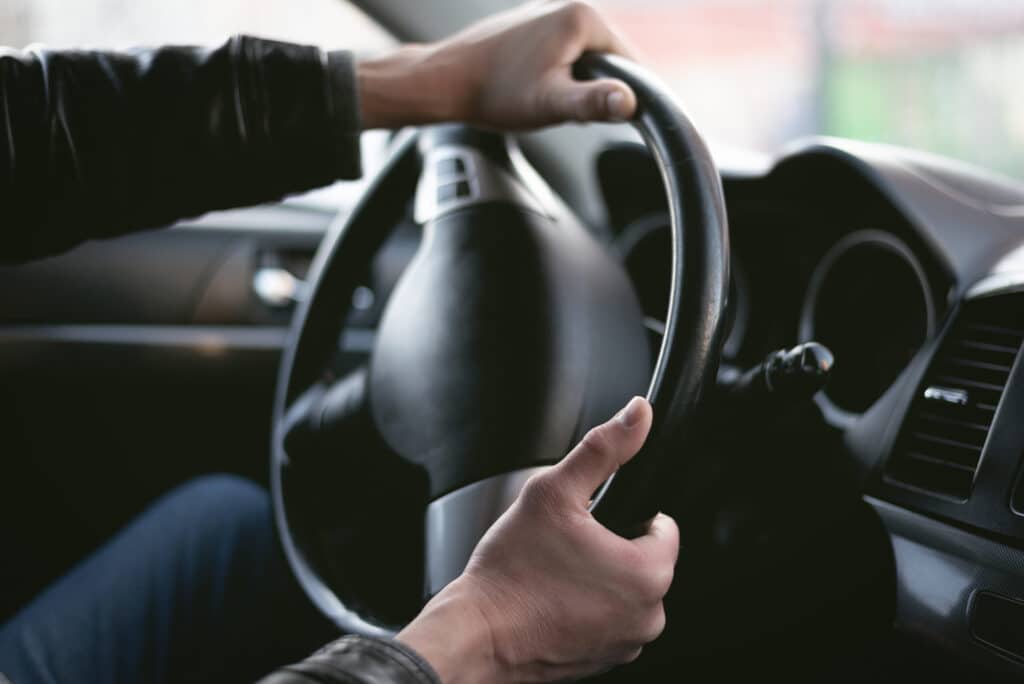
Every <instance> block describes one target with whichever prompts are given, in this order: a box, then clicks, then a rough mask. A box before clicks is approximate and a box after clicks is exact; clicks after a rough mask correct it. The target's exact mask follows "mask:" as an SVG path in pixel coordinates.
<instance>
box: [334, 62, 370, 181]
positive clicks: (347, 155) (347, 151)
mask: <svg viewBox="0 0 1024 684" xmlns="http://www.w3.org/2000/svg"><path fill="white" fill-rule="evenodd" d="M326 68H327V107H328V121H329V122H330V125H331V128H332V132H333V135H334V149H335V150H336V153H337V162H338V166H337V168H338V177H339V178H345V179H353V178H358V177H359V176H361V175H362V172H363V165H362V154H361V151H360V134H361V133H362V128H363V126H362V120H361V118H360V109H359V82H358V79H357V78H356V63H355V57H354V56H353V54H352V53H351V52H349V51H348V50H332V51H331V52H328V53H327V55H326Z"/></svg>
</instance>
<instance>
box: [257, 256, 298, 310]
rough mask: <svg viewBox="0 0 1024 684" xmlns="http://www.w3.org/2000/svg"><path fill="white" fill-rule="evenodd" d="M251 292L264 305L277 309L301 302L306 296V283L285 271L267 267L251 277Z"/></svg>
mask: <svg viewBox="0 0 1024 684" xmlns="http://www.w3.org/2000/svg"><path fill="white" fill-rule="evenodd" d="M252 291H253V292H254V293H255V294H256V297H257V298H258V299H259V300H260V301H261V302H263V303H264V304H265V305H267V306H269V307H272V308H275V309H278V308H283V307H286V306H291V305H292V304H295V303H296V302H298V301H301V300H302V298H303V297H305V296H306V283H304V282H303V281H301V280H299V279H298V278H296V277H295V276H293V275H292V274H291V273H290V272H289V271H288V270H286V269H283V268H277V267H273V266H267V267H264V268H261V269H259V270H258V271H256V274H255V275H254V276H253V277H252Z"/></svg>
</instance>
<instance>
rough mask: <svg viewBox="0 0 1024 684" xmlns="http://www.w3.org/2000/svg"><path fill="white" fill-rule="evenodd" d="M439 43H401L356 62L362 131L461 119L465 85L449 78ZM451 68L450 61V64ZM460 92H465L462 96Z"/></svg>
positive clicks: (449, 71)
mask: <svg viewBox="0 0 1024 684" xmlns="http://www.w3.org/2000/svg"><path fill="white" fill-rule="evenodd" d="M439 53H440V51H439V50H438V49H437V47H436V46H435V45H415V44H411V45H403V46H402V47H400V48H398V49H397V50H395V51H393V52H390V53H388V54H386V55H383V56H381V57H375V58H370V59H364V60H360V61H359V62H357V64H356V82H357V84H358V88H359V108H360V115H361V118H362V122H363V128H364V129H371V128H401V127H402V126H416V125H422V124H429V123H436V122H440V121H453V120H460V119H462V118H463V117H462V116H461V115H460V109H461V104H460V103H462V102H465V101H466V97H465V93H464V91H465V90H466V88H465V87H463V86H462V85H460V84H459V83H458V81H457V79H454V78H452V77H451V76H450V74H451V73H454V70H452V69H448V68H446V66H445V64H444V57H443V55H441V56H440V57H439ZM449 66H450V65H449ZM460 93H462V96H460Z"/></svg>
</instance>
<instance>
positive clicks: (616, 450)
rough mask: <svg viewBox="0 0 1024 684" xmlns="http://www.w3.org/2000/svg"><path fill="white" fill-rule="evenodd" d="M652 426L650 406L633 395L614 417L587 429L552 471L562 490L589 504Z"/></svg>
mask: <svg viewBox="0 0 1024 684" xmlns="http://www.w3.org/2000/svg"><path fill="white" fill-rule="evenodd" d="M650 429H651V405H650V404H649V403H647V400H646V399H644V398H643V397H633V398H632V399H630V401H629V403H628V404H626V406H625V407H624V408H623V409H622V410H621V411H619V412H618V413H617V414H615V417H614V418H612V419H611V420H609V421H608V422H606V423H602V424H601V425H598V426H597V427H595V428H593V429H592V430H591V431H590V432H588V433H587V434H586V435H585V436H584V437H583V439H582V440H581V441H580V443H579V444H577V445H576V448H575V449H573V450H572V451H570V452H569V455H568V456H566V457H565V458H564V459H562V461H561V462H560V463H559V464H558V465H557V466H555V467H554V468H552V469H551V471H550V473H549V474H550V476H551V477H552V478H554V479H555V480H557V481H558V484H559V487H560V489H561V490H562V491H564V492H566V493H567V494H568V495H569V496H570V497H572V498H573V499H574V500H575V501H578V502H580V503H581V504H582V505H586V502H587V501H588V500H589V499H590V497H591V495H592V494H593V493H594V491H595V490H596V489H597V488H598V487H599V486H600V485H601V483H602V482H604V481H605V480H607V479H608V478H609V477H610V476H611V474H612V473H614V472H615V471H616V470H618V469H619V467H620V466H622V464H623V463H626V462H627V461H628V460H629V459H631V458H633V456H634V455H635V454H636V452H637V451H639V450H640V447H641V446H642V445H643V443H644V440H645V439H646V438H647V433H648V431H649V430H650Z"/></svg>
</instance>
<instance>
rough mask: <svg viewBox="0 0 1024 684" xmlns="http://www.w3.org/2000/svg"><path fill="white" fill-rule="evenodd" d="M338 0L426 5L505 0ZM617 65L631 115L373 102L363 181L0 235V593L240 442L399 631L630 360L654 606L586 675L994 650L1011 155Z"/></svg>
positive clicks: (1022, 644)
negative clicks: (466, 256)
mask: <svg viewBox="0 0 1024 684" xmlns="http://www.w3.org/2000/svg"><path fill="white" fill-rule="evenodd" d="M357 4H358V5H359V6H360V7H361V9H362V10H363V11H365V12H366V13H367V14H368V15H369V16H370V17H372V18H373V19H374V21H376V22H378V23H379V24H380V26H382V27H383V28H384V29H385V30H387V31H388V32H389V33H391V34H392V35H393V36H395V37H396V38H397V39H398V40H416V41H427V40H432V39H436V38H439V37H442V36H445V35H448V34H449V33H451V32H452V31H453V30H455V29H457V28H459V27H461V26H464V25H466V24H467V23H469V22H470V21H472V20H474V19H476V18H479V17H482V16H485V15H488V14H491V13H493V12H495V11H499V10H500V9H502V8H504V7H506V6H508V5H510V4H513V3H510V2H505V1H503V0H480V1H479V2H474V3H457V2H450V3H448V2H445V3H408V2H403V1H402V0H363V1H362V2H359V3H357ZM603 74H612V75H615V76H617V77H620V78H623V79H624V80H627V82H629V83H630V84H631V85H633V86H634V89H635V90H636V92H637V94H638V99H639V101H640V104H641V111H642V112H643V116H642V117H641V120H640V121H639V122H638V123H637V125H636V126H629V125H626V124H617V125H590V126H576V125H570V126H560V127H556V128H552V129H547V130H542V131H537V132H532V133H523V134H516V135H498V134H494V133H485V132H480V131H474V130H472V129H469V128H467V127H464V126H458V125H455V126H437V127H432V128H425V129H423V130H403V131H393V132H387V133H386V134H383V135H380V136H375V137H373V141H374V144H376V143H379V145H378V147H379V150H380V158H381V163H380V164H376V163H375V164H373V167H372V168H371V169H368V178H367V180H366V182H362V183H360V184H359V185H358V186H354V187H356V194H357V195H358V201H357V202H356V203H355V205H354V208H353V207H347V208H346V209H345V210H344V211H342V210H341V209H340V207H338V206H332V204H331V201H319V202H310V201H308V199H307V198H286V199H284V200H282V201H280V202H278V203H273V204H268V205H261V206H256V207H250V208H243V209H237V210H231V211H224V212H217V213H214V214H209V215H205V216H202V217H196V218H194V219H188V220H185V221H182V222H180V223H178V224H176V225H174V226H168V227H167V228H165V229H162V230H155V231H149V232H145V233H139V234H134V235H130V236H125V237H121V238H117V239H114V240H106V241H99V242H90V243H87V244H83V245H81V246H80V247H78V248H76V249H74V250H72V251H71V252H69V253H67V254H63V255H59V256H55V257H52V258H48V259H45V260H42V261H39V262H36V263H31V264H26V265H20V266H12V267H4V268H2V269H0V292H3V293H4V295H3V297H2V298H0V378H2V382H0V434H2V435H3V443H2V444H3V446H2V450H3V452H4V453H5V454H6V458H5V459H4V461H3V468H4V470H3V473H4V475H3V478H2V481H3V483H4V486H3V487H2V491H3V495H2V496H0V516H2V522H0V544H2V547H0V548H3V549H4V551H3V557H4V558H5V560H3V561H2V562H0V585H2V586H3V587H4V590H3V591H2V592H0V622H2V621H3V620H5V619H6V618H8V617H10V616H11V615H12V614H13V613H14V612H15V611H17V609H18V608H19V607H21V606H23V605H25V603H26V602H28V601H30V600H31V598H32V597H33V596H34V595H35V594H36V593H38V592H39V591H41V590H42V589H43V588H45V587H46V586H47V585H48V584H49V583H50V582H52V581H53V580H54V579H56V578H57V577H59V576H60V575H61V574H62V573H63V572H65V571H67V569H68V568H70V567H71V566H72V565H73V564H74V563H75V562H76V561H78V560H80V559H81V558H83V557H84V556H85V555H87V554H88V553H89V552H90V551H91V550H93V549H95V548H96V547H97V546H99V545H100V544H102V543H103V541H104V540H106V539H108V538H109V537H110V536H111V535H113V534H114V533H115V532H116V531H117V530H118V529H119V528H120V527H122V526H123V525H124V524H125V523H127V522H128V521H129V520H130V519H131V518H132V517H133V516H134V515H136V514H138V513H139V512H140V511H142V510H143V509H144V508H145V507H146V506H147V505H148V504H149V503H150V502H152V501H153V500H154V499H156V498H157V497H158V496H159V495H161V494H163V493H165V492H167V491H169V490H171V489H172V488H174V487H175V486H176V485H178V484H181V483H183V482H185V481H187V480H188V479H190V478H192V477H195V476H198V475H202V474H205V473H221V472H227V473H235V474H238V475H241V476H244V477H246V478H249V479H251V480H253V481H255V482H258V483H261V484H262V485H264V486H265V487H267V488H268V489H269V490H271V491H272V492H273V495H274V502H275V511H276V515H277V522H278V531H279V533H280V534H281V537H282V542H283V544H284V547H285V549H286V551H287V554H288V557H289V561H290V562H291V564H292V567H293V569H294V570H295V572H296V575H297V577H299V579H300V583H301V584H302V586H303V588H304V589H305V590H306V592H307V594H308V595H309V597H310V600H311V601H312V602H313V603H314V604H316V605H317V606H318V607H319V608H320V609H321V610H322V611H323V612H324V613H325V614H326V615H328V617H330V618H332V619H333V620H334V621H335V622H336V623H337V624H338V625H339V627H341V628H343V629H346V630H349V631H356V632H362V633H367V634H387V633H391V632H393V630H394V629H395V627H396V626H398V625H401V624H402V623H403V622H405V621H408V620H409V619H410V618H411V617H412V615H414V614H415V612H416V611H417V610H418V609H419V608H420V607H421V606H422V605H423V602H424V600H425V599H426V598H429V596H431V595H433V594H434V593H436V591H438V590H439V589H440V588H441V587H443V586H444V584H445V583H446V582H447V581H450V580H451V579H452V577H454V576H455V575H457V574H458V572H460V571H461V568H462V566H463V565H464V563H465V561H466V558H467V557H468V552H469V551H470V550H471V549H472V546H473V544H474V543H475V541H476V540H477V539H478V538H479V536H480V535H481V534H482V532H483V531H484V530H485V529H486V527H487V526H488V525H489V524H490V523H491V522H492V521H493V520H494V519H495V518H496V517H497V515H499V514H500V513H501V511H502V510H504V506H507V505H508V501H509V500H510V499H509V497H510V496H514V495H515V493H516V492H517V491H518V488H519V487H521V486H522V483H523V482H524V481H525V478H526V477H528V475H529V474H531V473H532V472H535V471H536V469H537V468H538V467H542V466H544V465H545V464H550V463H552V462H555V461H557V459H558V458H559V457H560V455H561V454H563V453H564V451H561V452H559V449H564V448H565V446H567V445H569V444H571V443H572V441H573V440H574V439H578V438H579V437H580V436H581V435H582V434H583V433H584V432H585V431H586V429H587V428H589V427H591V426H593V425H595V424H597V423H598V422H600V421H601V420H603V419H605V418H606V417H607V416H609V415H611V413H613V412H614V410H615V407H617V406H619V405H621V403H622V401H623V400H624V399H626V398H628V397H629V396H630V395H631V394H634V393H640V394H643V393H645V392H648V393H649V395H650V396H652V399H653V403H654V407H655V416H656V420H657V421H660V422H658V423H657V424H656V429H655V433H654V434H655V437H654V439H656V441H657V449H656V450H655V449H653V448H652V450H651V451H649V452H644V453H643V454H642V456H643V458H641V459H639V461H638V463H641V464H651V465H649V466H646V465H645V466H638V467H637V468H635V469H633V470H630V471H629V472H628V473H627V472H625V470H624V471H623V473H622V478H619V479H618V481H616V480H613V481H612V483H611V485H610V486H609V487H608V488H607V489H606V490H603V491H602V492H600V493H599V494H598V496H597V497H596V501H597V503H596V505H595V514H596V515H599V518H601V515H604V516H605V517H604V518H601V519H603V520H606V521H607V522H608V524H609V525H610V526H612V528H613V529H617V530H620V529H627V528H628V526H629V525H631V524H635V523H636V522H638V521H642V520H643V519H645V516H648V517H649V515H650V514H651V513H653V512H655V511H657V510H659V509H660V510H664V511H665V512H667V513H669V514H671V515H672V516H673V517H674V518H675V519H676V520H677V521H678V523H679V525H680V529H681V532H682V552H681V555H680V560H679V565H678V567H677V573H676V580H675V582H674V585H673V588H672V590H671V591H670V593H669V595H668V597H667V598H666V609H667V613H668V626H667V629H666V631H665V633H664V634H663V635H662V636H661V637H660V638H659V639H658V640H657V641H656V642H655V643H653V644H651V645H650V646H649V647H647V648H646V649H645V650H644V655H643V656H642V657H641V658H640V659H639V660H637V661H636V662H634V663H631V664H630V665H628V666H624V667H622V668H617V669H616V670H613V671H612V672H609V673H606V674H604V675H601V676H600V677H599V678H597V680H600V681H615V682H618V681H622V682H636V681H680V680H683V679H685V678H692V677H694V676H696V677H699V678H701V679H704V680H709V679H712V678H713V679H714V680H716V681H739V680H741V679H744V680H745V679H747V678H750V677H755V676H762V677H765V676H785V677H788V678H790V679H796V680H804V679H806V680H811V681H850V682H862V681H929V680H936V681H952V680H953V679H957V680H959V681H970V682H1001V681H1018V680H1020V678H1021V677H1022V676H1024V422H1022V421H1020V420H1019V419H1018V414H1017V413H1016V412H1017V411H1018V410H1024V408H1018V406H1021V407H1024V366H1022V365H1021V364H1020V363H1018V356H1019V351H1020V348H1021V345H1022V344H1024V256H1022V255H1024V184H1022V183H1021V182H1019V181H1015V180H1012V179H1011V178H1009V177H1008V176H1004V175H1001V174H1000V173H997V172H996V171H994V170H986V169H985V168H982V167H980V166H973V165H970V164H967V163H964V162H960V161H955V160H953V159H948V158H945V157H941V156H938V155H935V154H932V153H929V152H925V151H919V150H914V149H908V148H903V147H896V146H890V145H885V144H879V143H872V142H864V141H858V140H853V139H846V138H837V137H821V136H817V137H808V138H802V139H798V140H795V141H793V142H791V143H790V144H789V145H787V146H785V147H784V148H782V149H781V150H778V151H776V152H775V153H774V154H771V155H764V156H759V157H756V158H751V157H750V156H745V155H734V154H731V153H730V151H729V150H727V149H725V148H719V147H716V146H715V145H712V146H711V147H710V152H708V151H707V150H706V149H704V147H703V145H704V143H703V142H702V141H701V137H700V135H699V128H700V126H699V123H700V122H699V121H698V120H696V119H694V124H695V127H691V128H686V127H682V128H679V127H676V126H674V125H671V122H672V121H676V122H678V120H677V119H671V117H672V116H675V115H676V114H677V113H678V111H679V110H678V109H676V107H678V105H677V104H676V103H675V99H674V96H673V95H672V93H671V91H670V89H669V88H668V87H667V86H665V85H664V84H663V83H661V82H659V81H658V79H656V78H654V77H651V76H649V74H648V73H647V72H646V71H644V70H643V69H642V67H641V68H640V69H638V70H633V68H632V67H631V66H629V65H628V64H623V63H621V62H618V61H615V60H609V61H607V62H603V61H600V59H597V60H596V61H592V62H590V63H587V64H583V65H582V67H581V68H580V70H579V71H578V75H579V76H580V77H589V76H595V75H603ZM682 106H683V109H685V108H686V102H685V101H683V102H682ZM753 115H754V113H751V116H753ZM684 120H685V119H684ZM375 149H377V148H375ZM446 217H447V218H446ZM452 217H462V222H461V223H459V222H458V221H456V220H455V219H453V218H452ZM446 220H447V221H449V223H450V224H451V225H450V226H449V227H448V228H447V230H443V231H439V230H438V227H439V226H441V225H442V222H443V221H446ZM479 226H490V227H491V228H492V231H491V233H490V235H492V236H493V237H485V238H479V237H474V235H475V236H479V233H480V231H479V230H478V227H479ZM495 228H497V230H493V229H495ZM506 228H507V230H506ZM439 235H440V236H447V237H443V238H442V237H439ZM425 237H428V238H429V239H425ZM460 240H461V241H462V242H460ZM467 244H469V245H470V246H471V247H470V248H467V247H465V245H467ZM461 249H472V250H475V251H474V252H473V253H474V254H476V255H479V260H477V261H472V262H467V260H461V261H460V260H459V259H456V258H453V257H452V256H451V255H452V254H455V253H458V250H461ZM446 250H448V251H447V252H446ZM453 250H454V251H453ZM428 291H429V292H434V293H436V296H434V297H427V296H425V295H424V294H423V293H424V292H428ZM698 338H699V339H698ZM700 340H704V341H705V342H704V344H705V346H701V345H702V343H701V341H700ZM439 393H440V394H439ZM439 396H441V397H445V399H446V400H445V401H443V402H440V401H438V397H439ZM439 405H443V407H444V408H443V409H441V408H439ZM538 406H542V407H545V408H546V411H545V412H544V413H543V415H541V414H540V413H539V412H538V411H537V410H536V409H537V407H538ZM449 407H450V408H449ZM311 415H315V416H316V420H311V419H310V418H309V417H310V416H311ZM396 415H398V416H401V417H402V421H401V424H398V423H399V422H400V421H398V419H393V417H394V416H396ZM388 416H391V417H392V418H387V417H388ZM410 417H412V418H415V420H411V421H410ZM523 421H526V422H528V423H529V424H531V425H533V426H535V429H534V431H533V432H531V433H529V434H525V435H524V434H520V433H519V432H517V431H516V430H514V429H513V426H519V425H522V424H523ZM369 424H372V425H369ZM453 425H458V426H459V428H460V429H459V430H458V431H457V432H458V434H459V436H458V438H457V439H455V440H451V439H450V438H449V435H450V433H451V432H452V431H453ZM467 426H469V427H467ZM453 444H454V445H453ZM339 445H344V447H343V448H342V447H340V446H339ZM481 453H484V454H485V455H484V456H481V455H480V454H481ZM414 454H422V456H418V455H414ZM399 455H401V457H399ZM343 457H345V458H343ZM360 461H364V462H368V463H365V464H362V465H360V464H359V463H358V462H360ZM354 462H355V465H354ZM338 492H344V493H345V496H338ZM339 500H343V501H344V503H343V505H342V504H339ZM453 521H454V522H453ZM342 559H344V560H342Z"/></svg>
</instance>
